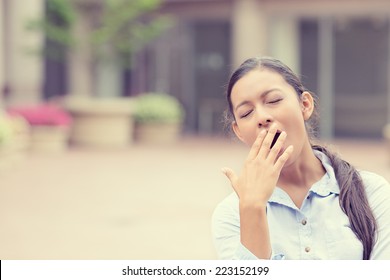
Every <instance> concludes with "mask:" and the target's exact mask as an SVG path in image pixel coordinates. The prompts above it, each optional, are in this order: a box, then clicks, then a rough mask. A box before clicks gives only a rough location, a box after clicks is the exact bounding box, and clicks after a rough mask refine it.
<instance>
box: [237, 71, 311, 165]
mask: <svg viewBox="0 0 390 280" xmlns="http://www.w3.org/2000/svg"><path fill="white" fill-rule="evenodd" d="M231 101H232V105H233V113H234V117H235V122H234V123H233V130H234V132H235V134H236V135H237V137H238V138H239V139H240V140H241V141H242V142H244V143H245V144H247V145H248V146H252V144H253V142H254V141H255V139H256V136H257V134H258V133H259V132H260V131H262V130H264V129H265V130H268V129H269V128H270V126H271V125H275V126H276V128H277V130H278V131H279V132H282V131H285V132H286V133H287V138H286V142H285V144H284V147H283V150H284V149H286V148H287V147H288V146H289V145H293V146H294V154H296V155H297V154H300V153H301V150H302V147H303V145H304V143H305V139H307V132H306V129H305V123H304V121H305V120H308V119H309V118H310V116H311V114H312V112H313V109H314V106H313V105H314V104H313V99H312V96H311V95H310V93H308V92H304V93H303V94H302V95H301V98H298V96H297V93H296V92H295V90H294V88H293V87H292V86H291V85H289V84H288V83H287V82H286V81H285V80H284V78H283V77H282V76H281V75H280V74H278V73H276V72H273V71H270V70H267V69H255V70H252V71H250V72H249V73H247V74H246V75H245V76H244V77H242V78H241V79H240V80H238V81H237V82H236V84H235V85H234V86H233V88H232V92H231ZM293 157H294V156H292V157H290V158H293Z"/></svg>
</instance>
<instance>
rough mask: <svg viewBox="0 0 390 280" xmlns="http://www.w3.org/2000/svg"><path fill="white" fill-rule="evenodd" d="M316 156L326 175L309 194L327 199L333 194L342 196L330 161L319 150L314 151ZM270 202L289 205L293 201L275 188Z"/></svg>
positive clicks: (314, 185) (313, 186)
mask: <svg viewBox="0 0 390 280" xmlns="http://www.w3.org/2000/svg"><path fill="white" fill-rule="evenodd" d="M313 151H314V154H315V156H316V157H317V158H318V159H319V160H320V161H321V163H322V166H323V167H324V168H325V171H326V173H325V175H324V176H323V177H322V178H321V179H320V180H319V181H318V182H316V183H314V184H313V185H312V187H311V188H310V190H309V193H314V194H316V195H318V196H322V197H326V196H329V195H331V194H336V195H339V194H340V188H339V184H338V183H337V180H336V176H335V173H334V170H333V167H332V165H331V162H330V159H329V158H328V157H327V156H326V155H325V154H324V153H323V152H320V151H317V150H313ZM269 202H276V203H282V204H289V203H290V202H291V199H290V198H289V196H288V195H287V193H285V192H284V191H283V190H282V189H280V188H275V190H274V192H273V193H272V195H271V197H270V199H269Z"/></svg>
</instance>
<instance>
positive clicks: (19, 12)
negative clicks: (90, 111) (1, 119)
mask: <svg viewBox="0 0 390 280" xmlns="http://www.w3.org/2000/svg"><path fill="white" fill-rule="evenodd" d="M5 3H6V5H4V6H5V7H4V8H5V9H4V15H5V27H6V28H5V30H4V36H3V38H4V41H5V52H4V54H3V55H4V59H6V63H5V69H4V73H5V79H6V82H7V86H8V87H9V97H8V98H7V103H8V104H9V105H17V104H35V103H38V102H40V101H41V96H42V91H41V88H42V80H43V59H42V57H40V56H38V55H34V54H29V53H28V50H29V49H34V50H37V49H40V48H41V46H42V44H43V34H41V33H38V32H36V33H35V32H32V31H28V30H27V29H26V24H27V22H28V20H31V19H37V18H41V17H43V15H44V0H29V1H24V0H12V1H9V0H8V1H6V2H5Z"/></svg>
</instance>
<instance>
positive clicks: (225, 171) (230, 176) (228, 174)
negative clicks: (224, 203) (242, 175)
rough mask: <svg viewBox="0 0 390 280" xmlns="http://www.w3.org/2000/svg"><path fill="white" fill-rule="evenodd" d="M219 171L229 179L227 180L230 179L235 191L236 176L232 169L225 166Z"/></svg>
mask: <svg viewBox="0 0 390 280" xmlns="http://www.w3.org/2000/svg"><path fill="white" fill-rule="evenodd" d="M221 171H222V173H223V174H225V176H226V177H227V178H228V179H229V181H230V183H231V185H232V187H233V189H234V191H235V192H237V190H236V183H237V181H238V177H237V175H236V174H235V173H234V171H233V170H232V169H230V168H227V167H224V168H222V169H221Z"/></svg>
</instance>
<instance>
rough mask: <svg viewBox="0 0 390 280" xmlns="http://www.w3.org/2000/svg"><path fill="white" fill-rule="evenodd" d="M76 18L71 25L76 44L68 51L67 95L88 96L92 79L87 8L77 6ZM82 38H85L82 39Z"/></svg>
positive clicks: (91, 90) (91, 88)
mask: <svg viewBox="0 0 390 280" xmlns="http://www.w3.org/2000/svg"><path fill="white" fill-rule="evenodd" d="M77 13H78V16H77V20H76V21H75V23H74V26H73V33H74V36H75V38H76V40H77V45H76V46H75V48H74V49H73V50H71V51H70V53H69V66H68V69H69V75H68V76H69V97H72V98H73V97H88V96H91V95H92V92H93V88H94V86H93V84H92V83H93V81H92V70H93V69H92V67H91V63H92V54H91V51H92V50H91V48H90V45H89V44H88V40H89V35H90V31H91V28H90V22H89V16H88V9H86V8H85V9H84V8H83V7H82V6H78V10H77ZM83 38H85V39H84V40H83Z"/></svg>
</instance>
